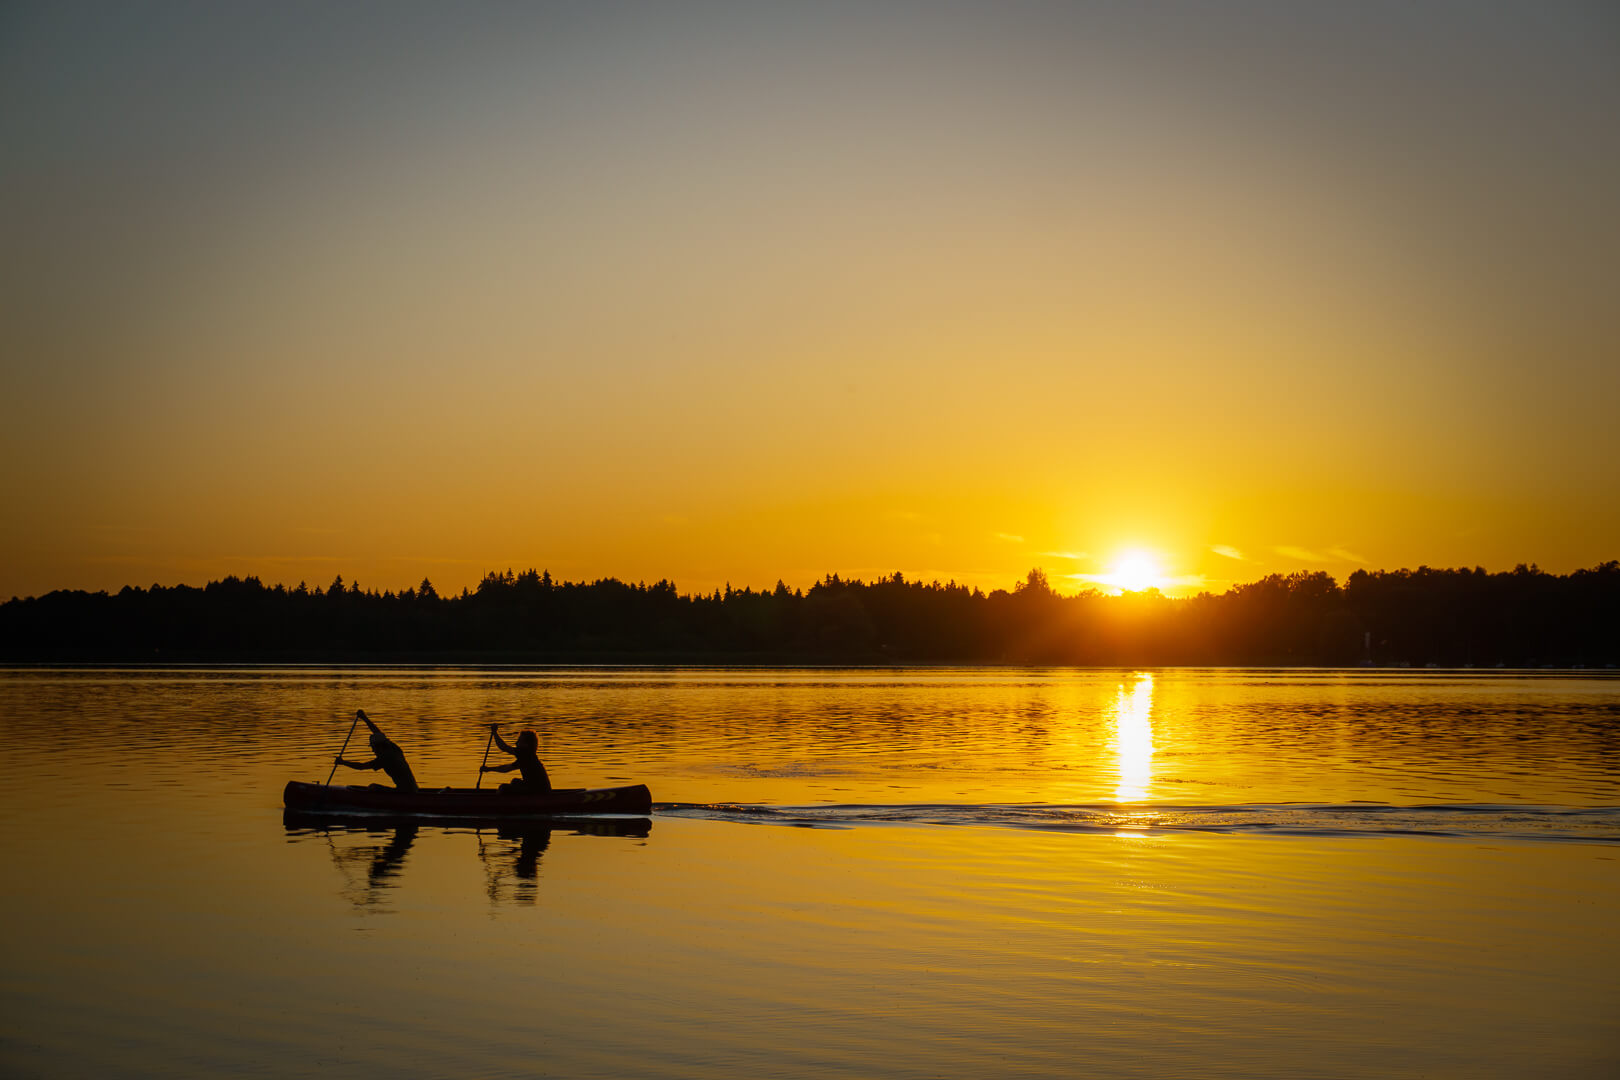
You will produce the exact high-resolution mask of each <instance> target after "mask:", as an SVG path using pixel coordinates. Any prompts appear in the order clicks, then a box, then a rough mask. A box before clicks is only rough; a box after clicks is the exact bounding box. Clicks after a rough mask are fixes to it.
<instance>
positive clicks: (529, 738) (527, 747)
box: [517, 731, 540, 753]
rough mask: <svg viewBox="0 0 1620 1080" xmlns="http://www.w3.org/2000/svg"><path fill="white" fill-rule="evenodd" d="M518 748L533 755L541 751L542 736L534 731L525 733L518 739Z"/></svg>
mask: <svg viewBox="0 0 1620 1080" xmlns="http://www.w3.org/2000/svg"><path fill="white" fill-rule="evenodd" d="M517 748H518V749H519V750H522V751H525V752H528V753H532V752H534V751H536V750H539V749H540V736H538V735H536V734H535V733H534V732H532V731H525V732H523V733H522V734H520V735H519V736H518V737H517Z"/></svg>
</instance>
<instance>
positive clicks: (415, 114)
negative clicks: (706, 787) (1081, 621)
mask: <svg viewBox="0 0 1620 1080" xmlns="http://www.w3.org/2000/svg"><path fill="white" fill-rule="evenodd" d="M1616 116H1620V9H1617V8H1616V7H1615V6H1614V5H1612V4H1609V3H1590V4H1583V3H1558V2H1549V3H1539V4H1523V3H1491V2H1488V0H1473V2H1465V3H1464V2H1460V3H1445V2H1436V3H1424V4H1407V3H1387V4H1386V3H1378V2H1371V3H1364V4H1354V5H1345V4H1311V3H1275V4H1261V3H1234V4H1220V5H1212V4H1205V3H1172V2H1166V3H1154V4H1127V3H1114V4H1079V3H1072V4H1069V3H1031V2H1023V0H999V2H996V3H986V4H971V3H954V2H949V0H945V2H931V3H894V2H883V0H865V2H860V3H844V2H841V0H826V2H817V3H804V4H772V3H767V2H757V0H756V2H753V3H737V4H727V3H695V4H694V3H682V2H665V3H655V4H606V3H578V4H574V3H566V4H544V3H530V4H510V3H498V4H463V5H445V4H420V5H416V4H409V3H389V4H366V3H353V4H341V5H331V4H315V3H310V4H300V3H265V4H255V3H245V4H227V5H213V4H202V3H191V4H173V3H165V2H153V3H143V4H136V5H131V4H123V3H107V4H85V3H73V2H66V3H41V4H30V3H21V4H9V5H7V6H6V7H5V8H4V9H3V10H0V252H3V254H0V408H3V409H4V418H5V420H4V424H3V425H0V505H3V507H4V511H3V513H0V597H6V596H12V595H22V596H27V595H39V594H42V593H44V592H47V591H50V590H52V589H58V588H83V589H92V590H94V589H109V590H116V589H118V588H119V587H121V586H123V585H126V584H131V585H143V586H144V585H151V584H164V585H172V584H177V583H182V582H183V583H189V584H194V585H200V584H202V583H204V582H206V581H208V580H212V579H217V578H220V577H223V576H225V575H227V574H236V575H239V576H246V575H250V574H253V575H258V576H259V577H261V578H262V579H263V580H264V581H265V582H266V583H267V584H268V583H275V582H283V583H286V584H288V585H294V584H296V583H297V582H298V581H300V580H305V581H308V583H309V584H310V585H312V586H313V585H316V584H325V583H327V582H330V581H331V579H332V578H333V577H334V576H335V575H338V574H341V575H342V576H343V577H344V579H345V580H347V581H350V582H355V581H358V582H359V584H360V585H361V586H362V587H367V588H377V589H385V588H387V589H399V588H403V587H405V586H408V585H414V584H416V583H417V582H419V581H420V580H421V579H422V578H424V577H427V578H431V579H432V580H433V582H434V583H435V584H436V585H437V586H438V587H439V590H440V591H441V592H446V591H459V589H460V588H461V587H463V586H466V585H473V584H476V583H477V581H478V580H479V578H481V577H482V576H483V574H484V573H485V572H486V571H490V570H496V571H499V570H504V569H507V568H509V567H510V568H514V569H517V570H522V569H525V568H527V567H535V568H545V569H549V570H550V571H551V572H552V574H553V575H554V576H557V577H562V578H565V579H568V580H589V579H595V578H598V577H606V576H615V577H619V578H621V579H624V580H629V581H637V580H645V581H649V582H651V581H655V580H658V579H663V578H667V579H670V580H672V581H674V582H675V583H676V585H677V587H678V588H680V589H681V590H682V591H707V590H709V589H712V588H715V587H719V586H722V585H724V584H725V583H731V584H733V585H735V586H737V587H742V586H745V585H747V586H752V587H756V588H758V587H769V586H772V585H774V584H775V582H776V581H778V580H782V581H785V582H786V583H787V584H789V585H790V586H795V587H808V586H809V585H810V584H812V583H813V582H814V581H816V580H818V579H820V578H821V577H823V576H824V575H826V574H829V573H838V574H840V575H843V576H854V577H865V578H868V579H870V578H872V577H876V576H878V575H886V574H889V573H892V572H894V571H900V572H903V573H904V574H905V575H906V576H907V577H908V578H921V579H923V580H930V579H938V580H941V581H946V580H955V581H958V582H963V583H967V584H971V585H975V586H979V587H983V588H986V589H991V588H1007V587H1011V585H1012V584H1013V583H1014V582H1016V581H1018V580H1020V579H1021V578H1023V576H1024V575H1025V573H1026V572H1027V571H1028V570H1029V569H1031V568H1033V567H1040V568H1042V569H1044V570H1045V571H1046V572H1047V574H1048V575H1049V578H1050V580H1051V581H1052V583H1053V584H1054V585H1055V586H1056V587H1057V588H1058V589H1059V590H1060V591H1064V592H1067V591H1072V590H1076V589H1080V588H1086V587H1090V586H1094V585H1098V584H1106V583H1107V582H1109V581H1111V580H1113V579H1114V576H1116V575H1117V574H1119V573H1120V572H1121V571H1120V569H1119V568H1120V563H1121V560H1123V559H1128V558H1132V557H1134V558H1135V559H1136V560H1137V561H1136V563H1134V564H1133V565H1135V566H1136V567H1137V570H1136V574H1137V576H1138V577H1143V576H1144V575H1145V579H1150V580H1152V581H1154V582H1156V583H1158V584H1160V585H1161V586H1162V587H1164V588H1166V589H1167V590H1168V591H1171V592H1172V593H1177V594H1185V593H1188V592H1195V591H1199V590H1201V589H1208V590H1210V591H1215V592H1220V591H1223V590H1224V589H1226V588H1227V587H1229V586H1230V585H1231V584H1233V583H1236V582H1243V581H1252V580H1255V579H1257V578H1259V577H1261V576H1263V575H1265V574H1269V573H1288V572H1293V571H1297V570H1325V571H1327V572H1329V573H1332V574H1333V575H1335V576H1336V577H1338V578H1340V579H1341V580H1342V579H1343V578H1344V577H1345V576H1346V575H1348V574H1349V573H1351V572H1352V571H1354V570H1356V569H1395V568H1398V567H1403V566H1408V567H1416V566H1418V565H1422V564H1427V565H1431V566H1474V565H1481V566H1484V567H1485V568H1487V569H1490V570H1504V569H1509V568H1511V567H1512V566H1513V565H1515V564H1516V563H1519V562H1534V563H1537V564H1539V565H1540V566H1541V567H1542V568H1543V569H1547V570H1551V571H1556V572H1561V573H1562V572H1568V571H1570V570H1574V569H1577V568H1579V567H1582V566H1590V565H1594V564H1596V563H1598V562H1601V561H1604V560H1607V559H1612V558H1616V557H1620V422H1617V421H1616V417H1617V416H1620V123H1616V122H1615V117H1616ZM1133 552H1134V553H1136V554H1135V555H1134V556H1132V555H1131V553H1133ZM1144 566H1146V567H1149V569H1148V570H1146V571H1144V570H1142V567H1144Z"/></svg>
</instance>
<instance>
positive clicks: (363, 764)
mask: <svg viewBox="0 0 1620 1080" xmlns="http://www.w3.org/2000/svg"><path fill="white" fill-rule="evenodd" d="M337 763H338V764H339V765H342V766H344V767H345V768H349V769H370V770H371V771H372V772H376V771H377V770H378V769H380V768H382V758H372V759H371V760H370V761H350V760H349V759H348V758H338V759H337Z"/></svg>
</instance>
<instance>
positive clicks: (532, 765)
mask: <svg viewBox="0 0 1620 1080" xmlns="http://www.w3.org/2000/svg"><path fill="white" fill-rule="evenodd" d="M499 727H500V725H499V724H491V725H489V734H490V737H491V738H493V739H494V740H495V745H496V746H498V747H500V748H501V749H502V750H504V751H506V752H507V753H508V754H511V755H512V757H514V758H515V759H516V760H515V761H509V762H507V763H506V764H505V765H484V766H481V768H480V771H481V772H511V771H512V770H513V769H518V770H520V771H521V772H522V775H523V778H522V779H521V780H513V781H510V782H508V783H505V784H502V785H501V790H502V791H514V792H516V791H522V792H533V793H536V794H544V793H545V792H547V791H550V790H551V777H549V776H547V775H546V767H545V766H544V765H542V764H540V737H539V736H538V735H536V734H535V733H534V732H532V731H525V732H523V733H522V734H521V735H519V736H518V737H517V745H516V746H508V745H507V744H506V740H505V739H503V738H501V733H500V732H499V731H497V730H496V729H497V728H499Z"/></svg>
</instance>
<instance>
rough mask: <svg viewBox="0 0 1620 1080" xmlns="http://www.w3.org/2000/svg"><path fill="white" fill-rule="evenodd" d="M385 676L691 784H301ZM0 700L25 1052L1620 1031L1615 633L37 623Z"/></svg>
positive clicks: (728, 1071)
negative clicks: (943, 660) (997, 634)
mask: <svg viewBox="0 0 1620 1080" xmlns="http://www.w3.org/2000/svg"><path fill="white" fill-rule="evenodd" d="M357 708H363V709H365V710H366V711H367V712H368V714H369V715H370V716H371V717H372V718H373V719H374V720H375V721H376V722H377V723H378V724H379V725H380V726H381V727H382V728H383V729H384V730H386V731H387V732H388V733H389V735H390V736H392V737H393V739H394V740H395V741H396V742H398V743H399V744H400V745H401V746H402V747H403V748H404V749H405V751H406V753H407V754H408V755H409V757H410V760H411V763H412V766H413V767H414V769H415V772H416V775H417V777H418V778H419V779H420V780H421V781H422V783H423V784H424V786H429V785H431V786H438V785H444V784H455V785H460V786H467V785H470V784H472V783H473V782H474V781H475V780H476V779H477V777H478V772H477V769H478V765H479V762H480V760H481V759H482V756H483V754H484V751H485V746H486V739H487V728H486V727H485V725H487V724H488V723H490V722H497V721H498V722H500V723H502V724H503V725H506V726H505V727H503V731H504V732H505V733H506V734H507V736H508V738H510V737H511V735H512V733H513V732H515V731H517V730H520V729H522V728H532V729H534V730H535V731H537V732H539V733H540V736H541V756H542V757H543V758H544V759H545V761H546V763H547V767H548V768H549V769H550V771H551V774H552V779H553V781H554V782H555V783H556V784H558V786H586V785H592V786H594V785H607V784H614V783H626V782H644V783H646V784H648V785H649V786H650V787H651V789H652V792H653V798H654V800H655V807H654V812H653V813H652V815H650V816H649V817H647V818H641V819H637V818H631V819H604V820H603V821H602V822H601V823H599V824H597V825H592V826H569V827H558V828H553V829H549V830H547V829H539V828H529V829H524V830H489V829H484V830H481V831H480V830H475V829H471V828H445V827H438V826H427V825H423V826H420V827H414V828H412V827H389V826H386V825H383V824H378V823H372V824H369V825H368V824H367V823H365V822H364V821H350V822H344V823H338V824H334V825H331V826H311V825H309V824H307V823H304V822H300V821H288V820H284V816H283V812H282V808H281V789H282V786H283V785H284V784H285V782H286V781H287V780H289V779H300V780H317V781H320V780H325V779H326V776H327V773H328V771H329V770H330V769H331V767H332V759H333V757H334V755H335V754H336V753H337V751H338V749H339V746H340V745H341V744H342V743H343V742H344V739H345V736H346V734H347V733H348V732H349V730H350V725H351V721H352V720H353V717H354V712H355V710H356V709H357ZM364 735H365V729H364V727H362V728H360V730H359V732H358V733H356V735H355V737H354V741H353V742H352V743H351V744H350V751H349V756H350V757H369V756H370V754H369V751H367V750H366V748H365V746H364V738H363V737H364ZM0 737H3V740H4V741H3V746H4V749H5V752H6V759H7V761H8V762H9V763H10V765H11V768H12V772H11V776H10V777H9V780H8V783H7V785H6V788H5V793H4V795H3V796H0V810H3V815H0V854H3V857H4V866H5V874H4V880H3V884H0V915H3V916H4V920H5V925H6V927H7V932H6V935H5V946H4V950H5V952H4V964H3V965H0V1074H3V1075H5V1076H7V1077H31V1076H39V1077H58V1076H60V1077H68V1076H73V1077H78V1076H86V1075H97V1074H101V1075H112V1076H120V1077H123V1076H154V1077H155V1076H164V1077H169V1076H217V1075H224V1074H230V1075H242V1076H276V1077H279V1076H301V1075H323V1076H325V1075H353V1076H362V1075H364V1076H371V1075H378V1074H388V1075H392V1076H403V1077H443V1076H452V1075H454V1076H468V1077H517V1076H558V1077H765V1076H769V1077H850V1078H855V1077H863V1078H864V1077H882V1078H891V1077H892V1078H918V1080H921V1078H925V1077H985V1076H1021V1077H1069V1076H1088V1077H1114V1076H1119V1077H1162V1076H1201V1077H1234V1078H1236V1077H1301V1076H1319V1077H1346V1076H1357V1077H1360V1076H1381V1077H1382V1076H1387V1077H1411V1076H1420V1075H1421V1076H1436V1077H1440V1076H1455V1077H1520V1076H1524V1077H1528V1076H1538V1077H1539V1076H1561V1077H1609V1076H1614V1075H1617V1074H1620V679H1616V678H1615V677H1614V676H1613V674H1612V673H1604V672H1590V671H1587V672H1494V671H1493V672H1480V671H1452V672H1431V671H1422V672H1395V671H1383V670H1366V671H1351V672H1340V671H1299V670H1289V671H1277V670H1266V671H1231V670H1218V671H1202V670H1198V671H1195V670H1158V671H1099V670H1065V669H1039V670H1016V669H1004V668H993V669H937V668H923V669H913V668H899V669H854V670H812V669H788V670H758V669H661V668H660V669H653V668H574V669H552V668H538V669H536V668H434V669H411V668H342V669H338V668H333V669H326V668H249V669H220V668H210V669H196V670H166V669H138V670H88V669H75V670H29V669H11V670H5V671H0ZM491 760H492V761H495V760H501V756H500V755H499V753H498V752H497V754H496V757H495V758H492V759H491ZM339 772H340V775H339V776H338V777H337V778H336V782H339V783H341V782H345V781H348V782H354V783H365V782H369V781H371V780H372V779H376V778H378V777H377V776H376V775H375V774H371V773H356V772H352V771H349V770H340V771H339Z"/></svg>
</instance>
